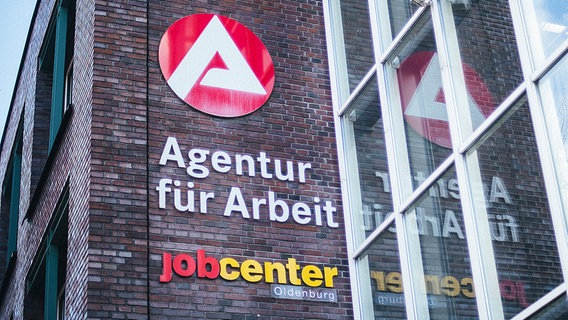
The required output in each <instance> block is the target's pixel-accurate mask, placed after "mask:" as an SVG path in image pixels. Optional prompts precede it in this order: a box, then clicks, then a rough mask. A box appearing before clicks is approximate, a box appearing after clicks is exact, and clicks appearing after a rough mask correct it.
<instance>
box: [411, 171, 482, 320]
mask: <svg viewBox="0 0 568 320" xmlns="http://www.w3.org/2000/svg"><path fill="white" fill-rule="evenodd" d="M459 198H460V195H459V190H458V187H457V179H456V177H455V170H454V169H453V168H452V169H450V170H449V171H448V172H447V173H446V174H444V175H443V176H442V177H441V178H440V179H438V181H437V182H436V183H435V184H434V185H433V186H432V187H431V188H430V189H429V190H428V192H427V193H426V195H425V196H424V198H423V199H422V200H420V201H419V202H418V203H417V205H416V207H415V209H414V211H413V212H412V213H408V214H409V215H413V216H414V218H415V219H416V222H417V227H418V233H419V235H420V250H421V254H422V263H423V269H424V281H425V284H426V294H427V297H428V309H429V312H430V319H475V318H478V314H477V305H476V300H475V290H474V285H473V278H472V273H471V266H470V261H469V254H468V250H467V242H466V237H465V226H464V222H463V214H462V209H461V203H460V200H459Z"/></svg>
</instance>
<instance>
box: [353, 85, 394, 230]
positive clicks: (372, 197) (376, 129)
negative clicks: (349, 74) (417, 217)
mask: <svg viewBox="0 0 568 320" xmlns="http://www.w3.org/2000/svg"><path fill="white" fill-rule="evenodd" d="M377 86H378V85H377V79H376V77H373V78H372V79H371V81H369V83H368V84H367V86H366V87H365V88H364V89H363V91H362V92H361V94H360V95H359V96H358V97H357V98H356V100H355V101H354V102H353V104H352V106H351V107H350V109H349V111H348V112H347V114H346V115H345V116H344V118H343V121H342V123H343V126H344V131H345V137H344V139H345V141H346V144H348V146H346V155H345V156H346V158H347V159H348V162H349V163H348V166H349V168H350V170H349V173H351V176H350V177H349V179H350V182H351V188H350V197H351V203H353V205H352V212H353V213H354V217H353V222H354V229H355V231H354V232H356V233H357V234H356V235H355V238H356V239H357V240H358V241H363V240H364V238H365V237H366V236H368V235H369V234H370V233H371V232H372V231H373V230H375V229H376V228H377V227H378V226H379V225H380V224H381V223H382V222H383V221H384V220H385V218H386V214H387V213H388V212H391V211H392V197H391V187H390V179H389V174H388V165H387V153H386V146H385V137H384V127H383V121H382V117H381V110H380V104H379V93H378V87H377ZM353 148H355V150H353ZM357 180H358V181H359V182H358V185H353V182H354V181H357Z"/></svg>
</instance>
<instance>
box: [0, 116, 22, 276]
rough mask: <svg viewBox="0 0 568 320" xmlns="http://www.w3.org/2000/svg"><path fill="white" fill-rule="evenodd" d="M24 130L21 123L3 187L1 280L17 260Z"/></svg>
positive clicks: (0, 246)
mask: <svg viewBox="0 0 568 320" xmlns="http://www.w3.org/2000/svg"><path fill="white" fill-rule="evenodd" d="M22 128H23V124H22V122H20V126H19V127H18V131H17V134H16V142H15V144H14V149H13V150H12V155H11V157H10V161H9V163H8V167H7V170H6V175H5V178H4V183H3V185H2V186H3V187H2V206H1V214H0V231H1V232H0V252H1V253H2V254H1V255H0V259H1V261H2V262H3V263H2V264H1V266H0V280H1V279H3V278H4V274H5V272H6V268H7V267H8V264H9V263H10V260H11V259H14V258H15V252H16V245H17V240H18V221H19V217H20V180H21V179H20V177H21V171H22V140H23V138H22Z"/></svg>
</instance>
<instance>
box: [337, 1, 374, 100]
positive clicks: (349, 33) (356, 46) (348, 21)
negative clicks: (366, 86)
mask: <svg viewBox="0 0 568 320" xmlns="http://www.w3.org/2000/svg"><path fill="white" fill-rule="evenodd" d="M341 15H342V21H343V33H344V34H343V37H344V40H345V55H346V58H347V71H348V73H349V88H350V91H351V92H352V91H353V90H354V89H355V88H356V87H357V85H358V84H359V82H360V81H361V79H363V77H364V76H365V75H366V74H367V72H368V71H369V70H370V69H371V67H372V66H373V65H374V64H375V62H374V61H375V58H374V54H373V46H372V36H371V25H370V18H369V7H368V5H367V1H358V0H341Z"/></svg>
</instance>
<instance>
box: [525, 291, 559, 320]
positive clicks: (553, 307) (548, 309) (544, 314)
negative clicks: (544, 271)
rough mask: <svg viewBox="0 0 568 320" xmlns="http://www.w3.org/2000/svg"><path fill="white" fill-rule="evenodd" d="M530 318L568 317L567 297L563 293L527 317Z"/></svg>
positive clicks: (550, 318)
mask: <svg viewBox="0 0 568 320" xmlns="http://www.w3.org/2000/svg"><path fill="white" fill-rule="evenodd" d="M529 319H530V320H563V319H568V297H567V296H566V294H563V295H562V296H560V297H559V298H557V299H556V300H554V301H552V302H551V303H550V304H548V305H547V306H545V307H544V308H543V309H542V310H540V311H538V312H537V313H536V314H534V315H533V316H531V317H530V318H529Z"/></svg>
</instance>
